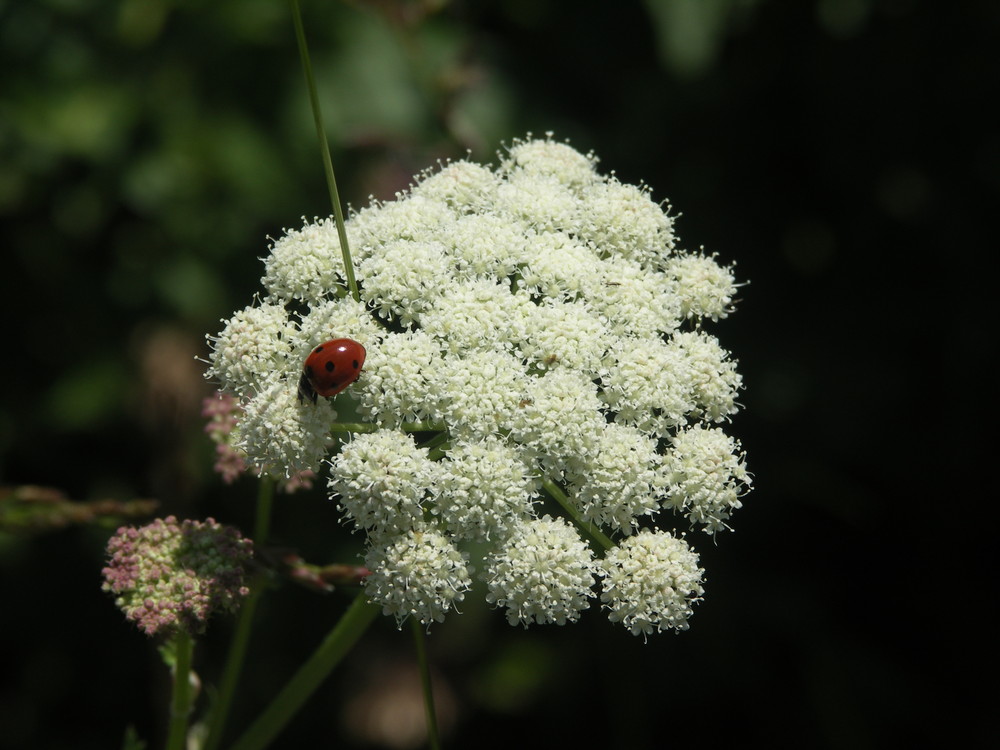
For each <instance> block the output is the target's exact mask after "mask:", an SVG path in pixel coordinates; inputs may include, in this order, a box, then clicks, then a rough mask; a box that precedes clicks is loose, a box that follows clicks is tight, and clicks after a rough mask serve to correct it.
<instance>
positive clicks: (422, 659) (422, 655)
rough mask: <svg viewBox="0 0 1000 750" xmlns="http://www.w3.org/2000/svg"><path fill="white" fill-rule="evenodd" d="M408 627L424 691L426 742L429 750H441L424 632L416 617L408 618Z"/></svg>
mask: <svg viewBox="0 0 1000 750" xmlns="http://www.w3.org/2000/svg"><path fill="white" fill-rule="evenodd" d="M410 627H411V629H412V631H413V643H414V646H415V647H416V650H417V663H418V664H419V665H420V682H421V684H422V685H423V689H424V713H425V714H426V715H427V741H428V742H429V743H430V746H431V750H440V749H441V740H440V739H439V738H438V725H437V712H436V711H435V710H434V689H433V688H432V686H431V670H430V665H429V664H428V663H427V649H426V648H424V630H423V627H422V626H421V624H420V621H419V620H417V618H416V617H410Z"/></svg>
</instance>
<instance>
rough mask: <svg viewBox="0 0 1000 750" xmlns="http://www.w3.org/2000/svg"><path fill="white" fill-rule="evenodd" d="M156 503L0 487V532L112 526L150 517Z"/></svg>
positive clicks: (56, 491)
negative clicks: (79, 497) (76, 498)
mask: <svg viewBox="0 0 1000 750" xmlns="http://www.w3.org/2000/svg"><path fill="white" fill-rule="evenodd" d="M157 506H158V503H157V502H156V501H155V500H125V501H121V500H112V499H108V500H88V501H78V502H74V501H72V500H70V499H69V498H68V497H66V495H64V494H63V493H62V492H60V491H59V490H57V489H54V488H52V487H37V486H32V485H24V486H21V487H0V532H7V533H12V532H14V533H16V532H22V533H23V532H34V533H40V532H45V531H53V530H55V529H61V528H64V527H66V526H69V525H70V524H86V523H100V524H101V525H102V526H104V527H106V528H110V529H114V528H116V527H117V526H118V525H119V524H121V523H122V522H124V521H126V520H135V519H139V520H145V519H148V518H150V517H152V515H153V513H154V512H155V511H156V508H157Z"/></svg>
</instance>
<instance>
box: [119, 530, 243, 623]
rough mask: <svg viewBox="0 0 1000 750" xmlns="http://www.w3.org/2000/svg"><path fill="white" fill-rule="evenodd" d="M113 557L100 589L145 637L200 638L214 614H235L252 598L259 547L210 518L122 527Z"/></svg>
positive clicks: (235, 531)
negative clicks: (250, 575)
mask: <svg viewBox="0 0 1000 750" xmlns="http://www.w3.org/2000/svg"><path fill="white" fill-rule="evenodd" d="M107 550H108V564H107V566H106V567H105V568H104V584H103V586H102V588H103V589H104V590H105V591H107V592H109V593H111V594H113V595H114V597H115V604H117V605H118V607H119V608H120V609H121V610H122V611H123V612H124V613H125V616H126V617H127V618H128V619H129V620H132V621H133V622H134V623H135V624H136V625H137V626H138V627H139V628H140V629H141V630H143V631H144V632H145V633H146V634H147V635H161V634H163V635H170V634H172V633H175V632H177V631H179V630H183V631H186V632H188V633H190V634H192V635H195V634H198V633H200V632H202V631H203V630H204V628H205V624H206V622H207V621H208V619H209V617H210V616H211V615H213V614H217V613H222V612H227V611H232V610H234V609H235V608H236V607H237V606H238V604H239V602H240V600H241V599H242V598H243V597H245V596H246V595H247V594H248V593H249V589H248V588H247V586H246V585H245V583H244V582H245V579H246V575H247V566H248V565H249V563H250V561H251V559H252V557H253V543H252V542H251V541H250V540H249V539H244V538H243V537H242V536H241V535H240V533H239V532H238V531H237V530H236V529H234V528H232V527H229V526H223V525H221V524H219V523H217V522H216V521H214V520H213V519H211V518H209V519H207V520H206V521H178V520H177V519H176V518H175V517H174V516H168V517H167V518H158V519H156V520H155V521H153V522H152V523H150V524H147V525H146V526H142V527H140V528H134V527H122V528H120V529H118V531H117V532H116V533H115V534H114V536H112V537H111V539H110V540H109V541H108V547H107Z"/></svg>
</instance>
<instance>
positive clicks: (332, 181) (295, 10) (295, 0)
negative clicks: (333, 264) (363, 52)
mask: <svg viewBox="0 0 1000 750" xmlns="http://www.w3.org/2000/svg"><path fill="white" fill-rule="evenodd" d="M291 3H292V20H293V21H294V23H295V40H296V42H298V45H299V57H300V58H301V59H302V71H303V73H305V77H306V88H307V89H308V90H309V106H310V107H312V113H313V121H314V122H315V123H316V136H317V137H318V138H319V148H320V153H321V154H322V158H323V170H324V171H325V173H326V186H327V188H328V190H329V191H330V203H332V204H333V215H334V217H335V219H336V223H337V236H338V237H339V238H340V251H341V254H342V255H343V258H344V272H345V275H346V278H347V287H348V289H350V290H351V296H352V297H354V301H355V302H360V301H361V292H360V291H359V290H358V282H357V280H356V279H355V278H354V263H353V262H352V261H351V248H350V247H349V246H348V244H347V229H346V228H345V226H344V211H343V209H342V208H341V207H340V191H338V190H337V178H336V177H335V176H334V174H333V160H332V159H331V158H330V146H329V144H328V143H327V141H326V128H325V127H324V126H323V113H322V111H321V110H320V107H319V94H317V93H316V79H315V78H314V77H313V70H312V63H311V62H310V61H309V46H308V44H307V43H306V32H305V28H304V27H303V25H302V12H301V10H300V9H299V0H291Z"/></svg>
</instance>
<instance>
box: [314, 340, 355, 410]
mask: <svg viewBox="0 0 1000 750" xmlns="http://www.w3.org/2000/svg"><path fill="white" fill-rule="evenodd" d="M364 364H365V348H364V347H363V346H361V344H359V343H358V342H357V341H354V340H352V339H332V340H331V341H327V342H325V343H322V344H320V345H319V346H317V347H316V348H315V349H313V350H312V351H311V352H310V353H309V356H308V357H306V361H305V364H304V365H303V366H302V376H301V377H300V378H299V393H298V397H299V402H300V403H301V402H302V401H303V400H309V401H312V402H313V403H314V404H315V403H316V398H317V396H324V397H329V396H336V395H337V394H338V393H340V392H341V391H342V390H344V389H345V388H346V387H347V386H349V385H350V384H351V383H353V382H354V381H355V380H357V379H358V376H359V375H360V374H361V368H362V367H363V366H364Z"/></svg>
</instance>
